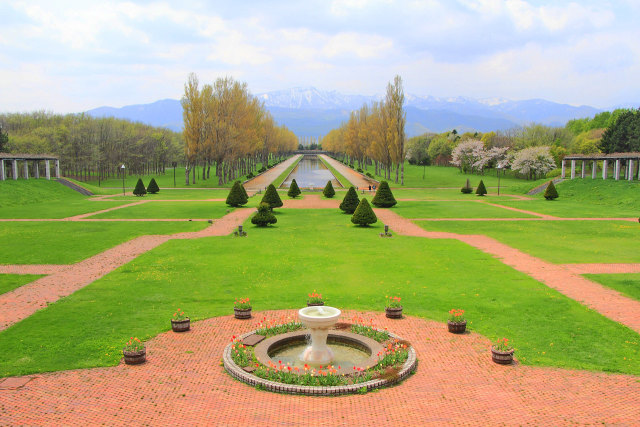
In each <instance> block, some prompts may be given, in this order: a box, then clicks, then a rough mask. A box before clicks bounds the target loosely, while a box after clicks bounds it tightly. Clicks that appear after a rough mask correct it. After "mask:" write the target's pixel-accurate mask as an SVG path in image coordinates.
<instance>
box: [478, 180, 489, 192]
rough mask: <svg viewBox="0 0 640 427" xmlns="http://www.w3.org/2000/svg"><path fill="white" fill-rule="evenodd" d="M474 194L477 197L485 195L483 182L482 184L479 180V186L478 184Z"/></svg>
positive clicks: (485, 189) (485, 190)
mask: <svg viewBox="0 0 640 427" xmlns="http://www.w3.org/2000/svg"><path fill="white" fill-rule="evenodd" d="M476 194H477V195H478V196H484V195H485V194H487V188H486V187H485V186H484V182H482V180H480V184H478V188H477V189H476Z"/></svg>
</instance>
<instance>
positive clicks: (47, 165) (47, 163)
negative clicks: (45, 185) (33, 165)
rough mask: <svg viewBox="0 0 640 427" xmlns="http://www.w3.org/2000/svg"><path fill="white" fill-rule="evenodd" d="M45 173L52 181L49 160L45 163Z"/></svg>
mask: <svg viewBox="0 0 640 427" xmlns="http://www.w3.org/2000/svg"><path fill="white" fill-rule="evenodd" d="M44 173H45V174H46V177H47V179H48V180H51V167H50V166H49V160H45V161H44Z"/></svg>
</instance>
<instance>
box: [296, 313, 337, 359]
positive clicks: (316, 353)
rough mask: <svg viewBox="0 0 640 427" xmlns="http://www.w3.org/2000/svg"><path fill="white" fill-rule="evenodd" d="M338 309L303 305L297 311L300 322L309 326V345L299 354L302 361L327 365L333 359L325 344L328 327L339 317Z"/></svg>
mask: <svg viewBox="0 0 640 427" xmlns="http://www.w3.org/2000/svg"><path fill="white" fill-rule="evenodd" d="M340 314H341V312H340V310H338V309H337V308H335V307H328V306H312V307H305V308H302V309H300V310H299V311H298V317H299V318H300V322H302V324H304V325H305V326H306V327H307V328H309V333H310V335H311V345H310V346H309V347H307V348H306V349H305V350H304V351H303V352H302V355H301V358H302V360H303V361H304V362H307V363H310V364H313V365H327V364H329V363H331V361H332V360H333V352H332V351H331V349H330V348H329V347H328V346H327V335H329V328H330V327H332V326H333V325H335V324H336V322H337V321H338V319H339V318H340Z"/></svg>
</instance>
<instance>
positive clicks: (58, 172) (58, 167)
mask: <svg viewBox="0 0 640 427" xmlns="http://www.w3.org/2000/svg"><path fill="white" fill-rule="evenodd" d="M56 178H60V160H58V159H56Z"/></svg>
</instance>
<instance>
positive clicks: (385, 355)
mask: <svg viewBox="0 0 640 427" xmlns="http://www.w3.org/2000/svg"><path fill="white" fill-rule="evenodd" d="M408 357H409V350H408V349H407V344H405V343H402V342H400V341H398V340H396V341H394V342H392V343H389V344H387V345H386V347H384V348H383V349H382V350H381V351H380V352H378V358H379V359H380V361H379V362H378V367H379V368H386V367H387V366H394V365H400V364H402V363H404V362H405V361H406V360H407V358H408Z"/></svg>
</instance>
